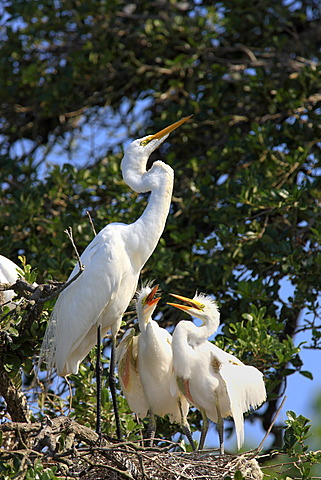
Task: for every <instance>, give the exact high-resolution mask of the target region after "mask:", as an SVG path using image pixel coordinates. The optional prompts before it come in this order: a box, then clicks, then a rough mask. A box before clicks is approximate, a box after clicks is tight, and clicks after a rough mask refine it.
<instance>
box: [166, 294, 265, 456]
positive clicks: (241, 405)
mask: <svg viewBox="0 0 321 480" xmlns="http://www.w3.org/2000/svg"><path fill="white" fill-rule="evenodd" d="M173 296H174V297H175V298H178V299H179V300H181V301H183V302H185V303H186V305H180V304H177V303H169V305H172V306H173V307H176V308H179V309H180V310H183V311H185V312H187V313H188V314H189V315H191V316H194V317H197V318H199V319H201V320H202V322H203V324H202V326H200V327H197V326H196V325H194V324H193V323H191V322H190V321H185V320H182V321H180V322H179V323H178V324H177V326H176V328H175V330H174V333H173V342H172V347H173V363H174V371H175V374H176V377H177V384H178V386H179V388H180V390H181V392H182V393H183V394H184V395H185V397H186V398H187V400H188V401H189V402H190V403H191V404H192V405H194V406H195V407H196V408H197V409H198V410H200V412H201V414H202V419H203V425H202V432H201V438H200V444H199V449H202V448H203V446H204V442H205V437H206V434H207V430H208V419H210V420H212V421H213V422H215V423H216V424H217V429H218V434H219V440H220V454H223V453H224V441H223V432H224V426H223V418H226V417H229V416H232V417H233V420H234V424H235V429H236V437H237V446H238V448H239V449H240V448H241V446H242V445H243V443H244V418H243V413H244V412H247V411H248V410H249V409H250V408H251V407H252V408H257V407H258V406H260V405H261V404H262V403H263V402H264V401H265V399H266V390H265V385H264V381H263V375H262V373H261V372H260V371H259V370H257V369H256V368H255V367H252V366H247V365H244V364H243V363H242V362H241V361H240V360H239V359H238V358H236V357H235V356H234V355H231V354H229V353H227V352H224V350H221V349H220V348H218V347H216V346H215V345H213V343H211V342H209V341H208V337H209V336H211V335H212V334H213V333H214V332H215V331H216V330H217V328H218V326H219V318H220V314H219V311H218V308H217V306H216V303H215V302H214V300H212V299H211V297H210V296H207V295H203V294H199V295H195V297H194V298H193V299H189V298H186V297H182V296H180V295H173Z"/></svg>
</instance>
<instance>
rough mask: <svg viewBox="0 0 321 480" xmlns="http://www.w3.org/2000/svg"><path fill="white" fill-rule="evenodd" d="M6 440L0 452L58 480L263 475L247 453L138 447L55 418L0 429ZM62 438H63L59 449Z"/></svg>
mask: <svg viewBox="0 0 321 480" xmlns="http://www.w3.org/2000/svg"><path fill="white" fill-rule="evenodd" d="M0 429H1V430H2V431H3V433H4V437H5V439H6V445H5V444H4V446H5V447H6V448H5V450H2V453H3V454H4V455H5V456H6V457H7V460H9V459H10V458H14V457H18V458H20V459H22V460H23V461H22V463H23V464H24V465H29V466H30V464H32V463H33V462H35V461H36V460H37V461H39V459H41V462H42V464H43V466H44V468H48V467H53V466H56V467H57V472H56V476H57V477H58V478H64V479H71V478H73V479H74V478H80V479H82V480H194V479H195V480H216V479H217V480H221V479H224V478H231V479H233V478H234V474H235V472H237V471H240V472H241V474H242V475H243V477H244V478H245V479H246V480H262V478H263V473H262V471H261V469H260V467H259V465H258V463H257V461H256V460H255V458H254V456H253V453H248V454H242V455H223V456H220V455H218V454H217V453H216V452H214V451H213V450H209V451H206V450H205V451H201V452H193V453H185V452H169V451H168V448H142V447H141V446H139V445H138V444H134V443H129V442H121V443H113V442H111V441H110V442H108V441H106V440H105V439H102V440H101V442H100V443H99V442H98V440H99V438H98V435H97V434H96V433H95V432H93V431H92V430H91V429H89V428H87V427H84V426H82V425H80V424H79V423H77V422H75V421H72V420H70V419H69V418H67V417H59V418H56V419H54V420H48V422H47V423H46V424H40V423H34V424H22V423H7V424H3V425H0ZM62 438H63V439H64V442H63V445H64V447H63V448H62V447H61V445H62V442H61V440H62Z"/></svg>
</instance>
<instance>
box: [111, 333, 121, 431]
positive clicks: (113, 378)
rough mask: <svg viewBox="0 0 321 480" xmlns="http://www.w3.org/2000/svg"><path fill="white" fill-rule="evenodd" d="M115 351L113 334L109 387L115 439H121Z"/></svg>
mask: <svg viewBox="0 0 321 480" xmlns="http://www.w3.org/2000/svg"><path fill="white" fill-rule="evenodd" d="M115 352H116V338H115V337H114V336H113V337H112V343H111V354H110V365H109V388H110V393H111V398H112V400H113V407H114V414H115V421H116V432H117V439H118V440H121V429H120V421H119V413H118V405H117V396H116V380H115Z"/></svg>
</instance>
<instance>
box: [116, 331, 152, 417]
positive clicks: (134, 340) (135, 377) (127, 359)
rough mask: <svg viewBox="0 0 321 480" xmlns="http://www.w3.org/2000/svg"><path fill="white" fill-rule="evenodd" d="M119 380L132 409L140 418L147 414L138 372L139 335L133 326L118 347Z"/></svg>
mask: <svg viewBox="0 0 321 480" xmlns="http://www.w3.org/2000/svg"><path fill="white" fill-rule="evenodd" d="M116 361H117V364H118V375H119V382H120V385H121V387H122V390H123V393H124V395H125V398H126V400H127V402H128V405H129V407H130V408H131V410H132V411H133V412H134V413H136V415H138V416H139V417H140V418H144V417H146V416H147V411H148V405H147V401H146V398H145V394H144V390H143V386H142V384H141V381H140V376H139V373H138V336H135V329H134V328H131V329H130V330H128V331H127V332H126V334H125V335H124V336H123V338H122V340H121V342H120V344H119V345H118V347H117V349H116Z"/></svg>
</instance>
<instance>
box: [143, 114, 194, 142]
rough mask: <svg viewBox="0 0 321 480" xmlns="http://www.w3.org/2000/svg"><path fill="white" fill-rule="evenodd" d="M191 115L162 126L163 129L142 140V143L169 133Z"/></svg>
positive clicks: (158, 138)
mask: <svg viewBox="0 0 321 480" xmlns="http://www.w3.org/2000/svg"><path fill="white" fill-rule="evenodd" d="M192 116H193V115H189V116H188V117H184V118H182V119H181V120H178V122H175V123H172V124H171V125H169V126H168V127H166V128H163V130H160V131H159V132H157V133H154V135H151V136H150V137H148V138H146V139H145V140H143V141H142V145H147V144H148V143H149V142H151V141H152V140H160V139H161V138H163V137H165V135H169V134H170V133H171V132H173V131H174V130H176V128H178V127H180V126H181V125H182V124H183V123H185V122H186V121H187V120H188V119H189V118H191V117H192Z"/></svg>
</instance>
